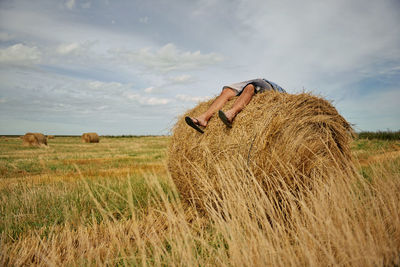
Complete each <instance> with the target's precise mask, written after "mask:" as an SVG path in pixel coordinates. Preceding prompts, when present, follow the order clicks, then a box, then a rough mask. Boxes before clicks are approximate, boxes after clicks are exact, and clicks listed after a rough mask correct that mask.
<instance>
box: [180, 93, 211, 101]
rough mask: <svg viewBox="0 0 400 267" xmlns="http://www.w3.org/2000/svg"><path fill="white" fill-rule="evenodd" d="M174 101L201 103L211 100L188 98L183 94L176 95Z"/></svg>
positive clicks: (206, 97)
mask: <svg viewBox="0 0 400 267" xmlns="http://www.w3.org/2000/svg"><path fill="white" fill-rule="evenodd" d="M176 99H178V100H180V101H184V102H201V101H206V100H209V99H211V97H209V96H189V95H184V94H178V95H176Z"/></svg>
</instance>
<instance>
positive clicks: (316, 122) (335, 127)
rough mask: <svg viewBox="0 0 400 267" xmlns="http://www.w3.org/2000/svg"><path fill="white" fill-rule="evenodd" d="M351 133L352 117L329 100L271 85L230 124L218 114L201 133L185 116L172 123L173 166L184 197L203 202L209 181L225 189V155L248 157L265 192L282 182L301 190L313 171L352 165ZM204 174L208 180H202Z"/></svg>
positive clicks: (197, 109)
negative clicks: (220, 181) (221, 169)
mask: <svg viewBox="0 0 400 267" xmlns="http://www.w3.org/2000/svg"><path fill="white" fill-rule="evenodd" d="M212 101H213V100H210V101H208V102H203V103H200V104H199V105H198V106H196V107H195V108H194V109H192V110H190V111H188V112H187V113H186V114H185V115H184V116H193V117H196V116H198V115H200V114H201V113H203V112H205V111H206V110H207V108H208V107H209V106H210V104H211V103H212ZM234 101H235V99H232V100H231V101H229V102H228V103H227V105H225V107H224V110H226V109H228V108H229V107H230V106H232V104H233V103H234ZM351 133H352V129H351V126H350V125H349V123H348V122H347V121H346V120H345V119H344V118H343V117H342V116H340V115H339V113H338V112H337V110H336V109H335V108H334V107H333V106H332V105H331V104H330V103H329V102H328V101H326V100H324V99H322V98H320V97H316V96H312V95H310V94H308V93H302V94H297V95H293V94H282V93H277V92H274V91H269V92H266V93H262V94H257V95H255V96H254V97H253V99H252V100H251V102H250V103H249V104H248V105H247V106H246V107H245V109H244V110H243V111H242V112H241V113H239V114H238V115H237V117H236V118H235V121H234V124H233V128H231V129H229V128H226V127H225V125H224V124H223V123H222V122H221V121H220V120H219V118H218V117H217V116H214V117H213V118H211V120H210V121H209V124H208V126H207V128H206V129H205V133H204V134H200V133H198V132H196V131H194V130H193V129H192V128H190V127H188V126H187V125H186V124H185V122H184V120H183V117H182V118H180V119H179V121H178V123H177V124H176V125H175V127H174V129H173V135H172V139H171V144H170V147H169V160H168V167H169V171H170V172H171V176H172V178H173V180H174V182H175V184H176V186H177V188H178V190H179V192H180V194H181V195H182V197H183V199H185V200H195V201H196V203H198V204H200V205H201V206H202V204H204V203H203V200H204V197H205V196H207V195H208V194H210V192H209V189H207V190H206V189H205V186H204V183H205V182H206V183H208V184H214V185H215V186H214V189H217V191H220V190H218V186H217V184H218V181H216V177H218V172H219V170H218V168H217V167H216V164H215V162H216V161H221V160H222V161H226V162H232V161H233V160H235V159H240V160H245V161H246V162H247V165H248V167H249V169H250V170H251V172H252V173H253V174H254V176H255V177H256V178H257V179H259V182H260V185H261V186H262V187H263V189H264V191H266V192H271V191H273V192H275V193H279V190H280V189H282V187H285V188H286V189H288V190H289V191H291V192H296V191H298V190H299V187H301V186H304V185H305V186H308V187H309V186H310V185H311V184H312V183H313V179H311V177H323V176H324V175H323V174H326V173H327V172H328V171H329V172H330V171H331V170H332V169H349V170H350V169H351V168H350V166H351V156H350V147H349V144H350V142H351V139H352V137H351ZM204 172H205V173H204ZM204 174H205V175H204ZM266 176H267V177H268V178H267V179H265V178H261V177H266ZM200 177H208V178H207V179H209V180H208V181H200V180H199V179H200ZM277 177H278V178H277Z"/></svg>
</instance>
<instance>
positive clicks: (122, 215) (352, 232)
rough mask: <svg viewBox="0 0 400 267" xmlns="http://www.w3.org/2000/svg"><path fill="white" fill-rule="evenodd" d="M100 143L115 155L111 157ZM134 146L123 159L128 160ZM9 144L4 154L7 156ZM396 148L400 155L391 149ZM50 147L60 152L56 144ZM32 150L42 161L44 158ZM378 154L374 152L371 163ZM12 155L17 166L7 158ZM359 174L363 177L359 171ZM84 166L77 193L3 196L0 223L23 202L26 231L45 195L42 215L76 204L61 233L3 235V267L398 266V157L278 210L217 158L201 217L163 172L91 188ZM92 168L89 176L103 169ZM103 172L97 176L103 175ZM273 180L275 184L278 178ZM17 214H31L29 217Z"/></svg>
mask: <svg viewBox="0 0 400 267" xmlns="http://www.w3.org/2000/svg"><path fill="white" fill-rule="evenodd" d="M164 140H165V142H164V141H162V142H158V141H157V142H158V143H156V144H153V145H150V144H149V143H148V142H153V141H154V140H149V139H147V140H146V139H140V140H134V139H127V140H124V141H121V140H115V141H114V140H112V141H111V140H103V141H104V142H103V141H102V143H101V144H99V145H101V146H102V147H97V146H96V147H93V146H90V145H88V147H87V149H89V151H87V153H88V154H84V155H85V157H83V158H99V157H98V155H99V154H103V153H104V154H106V155H109V156H110V157H111V156H112V155H113V156H114V157H116V158H118V157H117V155H119V156H123V155H126V154H129V153H132V150H134V151H135V153H138V154H140V151H141V150H147V151H148V149H149V147H159V149H163V150H164V151H165V149H166V143H167V142H166V141H167V138H165V139H164ZM56 141H57V142H60V143H58V144H59V145H60V147H62V140H61V141H60V140H59V138H57V139H55V142H56ZM75 141H77V142H78V139H76V140H75ZM113 142H117V143H118V144H117V143H113ZM72 143H73V142H72V141H71V142H70V143H69V145H71V147H70V146H66V147H64V148H63V151H64V152H65V153H62V154H63V155H64V156H61V154H60V158H62V159H63V160H64V159H65V157H68V158H69V159H67V160H72V158H73V157H74V156H73V155H75V156H77V155H79V152H78V150H77V151H75V154H74V153H73V151H72V150H71V149H72ZM104 143H108V145H109V147H110V148H112V149H119V150H120V152H117V151H116V150H115V151H114V150H112V151H108V150H107V147H108V146H107V145H106V144H104ZM146 143H147V144H146ZM129 144H130V149H128V150H125V149H126V146H127V145H129ZM392 144H393V143H392ZM1 145H4V143H2V144H1ZM11 145H12V144H9V143H7V146H11ZM81 145H82V144H81ZM394 145H395V146H396V147H398V146H399V144H398V143H394ZM52 147H53V149H57V144H55V145H52ZM60 147H58V148H60ZM89 147H90V148H89ZM0 149H1V147H0ZM365 149H366V150H368V151H369V148H366V146H363V147H359V146H358V143H356V145H355V148H353V151H354V154H359V155H363V151H364V150H365ZM27 151H28V149H27ZM35 151H37V152H36V153H49V149H46V150H45V151H44V152H40V151H39V150H38V149H36V150H35ZM102 151H103V152H102ZM113 151H114V152H115V154H114V152H113ZM380 152H381V151H380V150H379V151H375V153H376V154H377V153H380ZM27 155H30V154H29V153H28V154H27ZM96 155H97V156H96ZM151 155H152V153H149V152H148V153H146V156H143V157H142V156H140V155H137V157H136V158H133V159H132V160H131V162H132V163H134V162H136V163H141V161H140V160H142V159H143V160H144V162H149V163H150V162H152V163H153V164H156V163H157V162H158V163H161V164H162V162H163V158H161V159H154V158H152V157H151ZM8 156H9V157H12V152H11V151H10V153H9V154H8ZM42 156H43V155H42ZM208 156H211V155H208ZM20 157H21V155H20ZM43 157H44V156H43ZM49 157H50V156H49ZM163 157H164V156H163ZM81 158H82V156H81ZM356 158H357V157H356ZM8 159H9V158H8ZM68 162H69V161H68ZM71 162H72V161H71ZM355 163H356V164H355V165H356V166H359V164H358V162H357V161H356V162H355ZM44 164H45V166H46V163H44ZM88 164H89V166H90V164H95V161H94V162H93V161H87V162H86V161H84V162H81V165H79V166H78V165H77V166H78V168H79V169H81V168H82V171H81V174H79V172H76V171H75V172H74V173H75V174H78V176H80V177H81V178H80V179H75V180H74V181H75V182H70V181H69V182H62V183H54V184H52V183H50V181H46V182H45V183H44V184H42V186H41V187H40V186H38V185H37V184H35V185H24V184H22V183H21V184H19V187H20V189H21V190H20V191H15V195H13V194H14V193H13V192H11V191H1V193H0V196H1V200H0V204H1V205H0V206H1V207H2V209H3V210H2V212H0V213H1V214H4V208H5V207H6V203H8V204H9V205H12V201H13V200H17V196H18V195H19V198H18V199H19V200H20V201H21V202H20V204H19V206H16V208H15V210H14V211H13V212H12V213H10V214H9V216H14V217H18V219H19V220H23V219H24V216H32V215H34V214H39V211H40V207H39V206H35V207H34V206H30V202H35V201H36V199H35V196H41V195H40V189H41V190H44V191H45V192H47V194H50V196H49V198H48V199H47V201H48V202H51V203H49V210H48V211H47V214H49V213H51V211H52V210H53V209H55V208H56V207H58V206H61V205H63V203H64V202H65V201H66V200H68V199H69V198H64V199H61V200H60V202H55V200H56V199H57V198H58V196H59V195H62V194H65V195H68V194H69V193H70V192H71V191H73V190H74V189H73V188H75V189H76V190H79V194H77V195H76V198H75V200H74V201H70V202H69V204H68V205H65V206H63V208H62V209H61V211H60V212H61V213H62V214H64V215H68V216H70V217H69V218H65V219H64V220H63V221H62V222H61V223H57V221H55V220H49V225H48V226H47V227H39V228H35V227H33V226H30V227H27V228H26V229H25V230H24V231H21V232H20V233H19V235H17V236H14V237H13V238H10V236H8V235H7V232H6V231H3V232H2V235H1V241H0V242H1V243H0V264H1V265H13V266H20V265H41V266H43V265H44V266H47V265H49V266H82V265H84V266H85V265H156V266H161V265H163V266H165V265H171V266H211V265H212V266H215V265H217V266H232V265H234V266H254V265H256V266H260V265H261V266H329V265H330V266H332V265H334V266H392V265H399V264H400V258H399V255H400V254H399V253H400V213H399V210H400V194H399V192H400V171H399V170H400V158H399V157H397V156H396V157H393V158H387V159H385V160H384V161H375V162H374V164H370V165H368V167H369V168H370V171H371V172H370V173H368V175H367V176H366V175H364V173H363V172H362V168H361V166H360V167H357V169H356V170H355V171H354V172H352V173H351V174H349V173H348V172H346V171H341V170H340V169H333V170H331V171H330V172H324V174H322V175H324V176H323V177H315V178H318V179H314V181H315V183H314V184H313V187H311V188H309V189H305V191H303V192H301V193H300V194H297V195H296V196H294V195H293V194H292V192H291V191H290V190H286V189H285V188H282V189H281V194H283V195H286V197H285V198H283V199H277V197H276V195H275V194H265V192H264V190H263V188H262V187H261V186H260V182H259V179H258V178H257V177H255V175H254V172H253V171H252V170H251V168H249V165H248V162H247V160H246V159H240V158H237V159H232V160H231V161H228V162H227V161H226V160H224V159H223V158H221V159H218V158H217V159H216V161H215V162H214V164H215V168H216V170H217V175H218V178H219V179H218V183H219V188H220V191H219V192H218V193H216V192H215V191H214V194H212V193H211V194H209V195H208V196H207V201H206V202H205V203H207V204H206V205H205V208H206V209H207V214H208V218H205V217H203V216H201V215H200V214H199V213H197V212H196V209H195V205H193V206H191V207H187V206H184V204H183V203H182V202H181V201H180V200H179V198H177V195H176V193H174V192H175V190H174V185H173V183H172V180H171V178H170V177H169V176H168V174H167V173H166V172H165V173H164V174H161V175H153V174H152V171H150V172H144V173H143V174H142V176H139V177H138V176H135V177H134V176H133V175H132V174H128V175H125V173H124V174H117V175H116V176H115V177H114V178H112V177H110V179H105V177H99V178H98V179H95V177H92V179H90V180H88V179H86V178H88V177H86V175H85V174H84V170H85V168H87V165H88ZM99 164H100V165H96V167H95V168H98V167H99V166H101V164H105V161H102V162H101V163H99ZM85 166H86V167H85ZM109 166H111V165H107V166H103V169H106V168H108V167H109ZM89 169H90V168H89ZM194 170H196V171H197V172H198V177H199V179H200V181H201V183H202V184H201V186H203V187H204V188H207V187H208V188H209V192H213V190H212V188H214V185H211V184H209V183H207V181H209V177H207V175H208V174H207V172H206V171H205V170H202V169H201V168H194ZM263 175H264V177H263V179H269V178H270V177H269V176H268V174H263ZM320 175H321V174H320ZM349 175H350V176H349ZM110 176H112V174H111V172H110ZM160 176H161V177H160ZM10 178H11V177H10ZM2 179H5V178H2ZM137 179H142V181H143V184H138V183H137V182H136V181H137ZM274 179H275V180H276V181H279V177H278V176H276V177H274ZM282 179H283V178H282ZM114 181H118V182H116V183H114ZM282 181H283V180H282ZM117 184H119V185H120V186H119V187H117V186H116V185H117ZM68 185H69V186H70V187H68ZM138 187H145V188H147V191H146V196H147V198H146V199H145V200H144V201H143V202H141V204H138V202H137V198H138V197H139V196H138V194H139V193H140V191H138ZM50 189H51V190H50ZM7 192H8V193H7ZM6 193H7V194H10V195H9V196H7V195H6ZM43 196H44V195H43ZM52 199H53V200H52ZM68 201H69V200H68ZM282 201H283V202H282ZM39 203H42V204H44V203H46V202H39ZM118 203H119V204H118ZM216 203H218V204H217V205H216ZM118 205H120V206H118ZM81 206H83V207H81ZM283 206H284V207H285V209H286V210H288V211H290V216H287V215H288V214H287V213H284V212H282V207H283ZM18 207H19V208H18ZM24 207H30V210H25V209H24ZM121 207H123V208H121ZM29 213H31V214H29ZM48 216H49V215H48ZM74 216H75V217H74ZM84 218H86V219H84ZM5 219H8V218H7V217H4V216H2V217H0V221H1V220H5Z"/></svg>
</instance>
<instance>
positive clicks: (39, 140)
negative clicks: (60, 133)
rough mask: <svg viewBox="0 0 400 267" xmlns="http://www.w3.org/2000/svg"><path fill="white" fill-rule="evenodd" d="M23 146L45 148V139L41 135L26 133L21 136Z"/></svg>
mask: <svg viewBox="0 0 400 267" xmlns="http://www.w3.org/2000/svg"><path fill="white" fill-rule="evenodd" d="M22 145H23V146H43V145H45V146H47V138H46V136H45V135H44V134H41V133H26V134H25V135H24V136H22Z"/></svg>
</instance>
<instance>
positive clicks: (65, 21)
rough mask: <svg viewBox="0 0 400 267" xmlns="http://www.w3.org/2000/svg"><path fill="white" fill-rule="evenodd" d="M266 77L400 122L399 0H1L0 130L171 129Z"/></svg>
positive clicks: (348, 109)
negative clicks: (238, 85)
mask: <svg viewBox="0 0 400 267" xmlns="http://www.w3.org/2000/svg"><path fill="white" fill-rule="evenodd" d="M254 78H266V79H268V80H270V81H273V82H275V83H277V84H278V85H280V86H282V87H283V88H285V89H286V91H287V92H288V93H293V94H296V93H301V92H311V93H312V94H314V95H318V96H321V97H324V98H325V99H327V100H329V101H331V102H332V104H333V105H334V106H335V107H336V108H337V109H338V111H339V113H340V114H341V115H342V116H344V117H345V118H346V119H347V120H348V121H349V122H350V123H352V124H353V125H354V128H355V130H356V131H376V130H393V131H395V130H399V129H400V108H399V106H400V105H399V102H400V1H398V0H392V1H389V0H381V1H364V0H327V1H314V0H312V1H311V0H305V1H288V0H281V1H270V0H266V1H261V0H260V1H251V0H220V1H217V0H190V1H183V0H168V1H167V0H147V1H135V0H37V1H32V0H0V134H3V135H5V134H24V133H25V132H29V131H31V132H42V133H44V134H56V135H57V134H60V135H61V134H65V135H79V134H81V133H83V132H91V131H94V132H97V133H99V134H101V135H129V134H132V135H164V134H170V133H171V129H172V127H173V125H174V124H175V123H176V121H177V119H178V118H179V116H181V115H182V114H183V113H184V112H185V110H187V109H190V108H193V107H194V106H195V105H197V103H199V101H204V100H206V99H210V98H212V97H214V96H216V95H218V94H219V93H220V92H221V89H222V87H223V86H224V85H227V84H231V83H235V82H240V81H244V80H249V79H254Z"/></svg>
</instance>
